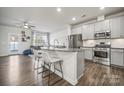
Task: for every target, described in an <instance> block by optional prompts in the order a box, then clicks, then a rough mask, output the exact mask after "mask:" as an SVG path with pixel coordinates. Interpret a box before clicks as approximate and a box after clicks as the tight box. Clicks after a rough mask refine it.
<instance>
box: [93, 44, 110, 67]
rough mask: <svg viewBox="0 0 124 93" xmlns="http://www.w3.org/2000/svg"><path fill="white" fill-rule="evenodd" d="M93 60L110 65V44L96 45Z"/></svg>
mask: <svg viewBox="0 0 124 93" xmlns="http://www.w3.org/2000/svg"><path fill="white" fill-rule="evenodd" d="M93 60H94V62H98V63H101V64H105V65H110V44H105V42H101V43H100V44H96V45H95V48H94V57H93Z"/></svg>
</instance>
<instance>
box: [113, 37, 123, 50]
mask: <svg viewBox="0 0 124 93" xmlns="http://www.w3.org/2000/svg"><path fill="white" fill-rule="evenodd" d="M111 47H114V48H124V39H111Z"/></svg>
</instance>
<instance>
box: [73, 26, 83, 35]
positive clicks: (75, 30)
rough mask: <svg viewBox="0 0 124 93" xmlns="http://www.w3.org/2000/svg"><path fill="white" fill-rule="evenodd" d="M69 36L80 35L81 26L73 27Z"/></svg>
mask: <svg viewBox="0 0 124 93" xmlns="http://www.w3.org/2000/svg"><path fill="white" fill-rule="evenodd" d="M71 34H82V26H75V27H73V28H72V30H71Z"/></svg>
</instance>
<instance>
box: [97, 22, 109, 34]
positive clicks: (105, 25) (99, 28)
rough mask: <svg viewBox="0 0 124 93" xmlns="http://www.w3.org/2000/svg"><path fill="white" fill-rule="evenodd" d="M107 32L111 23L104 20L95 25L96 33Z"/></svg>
mask: <svg viewBox="0 0 124 93" xmlns="http://www.w3.org/2000/svg"><path fill="white" fill-rule="evenodd" d="M105 30H110V22H109V20H104V21H100V22H96V23H95V32H102V31H105Z"/></svg>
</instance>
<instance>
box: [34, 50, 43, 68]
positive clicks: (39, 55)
mask: <svg viewBox="0 0 124 93" xmlns="http://www.w3.org/2000/svg"><path fill="white" fill-rule="evenodd" d="M33 53H34V59H35V62H34V65H33V66H34V70H38V69H40V68H42V65H41V64H42V63H41V61H42V62H43V57H42V53H41V51H40V50H33ZM36 62H37V66H36ZM39 65H40V66H39Z"/></svg>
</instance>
